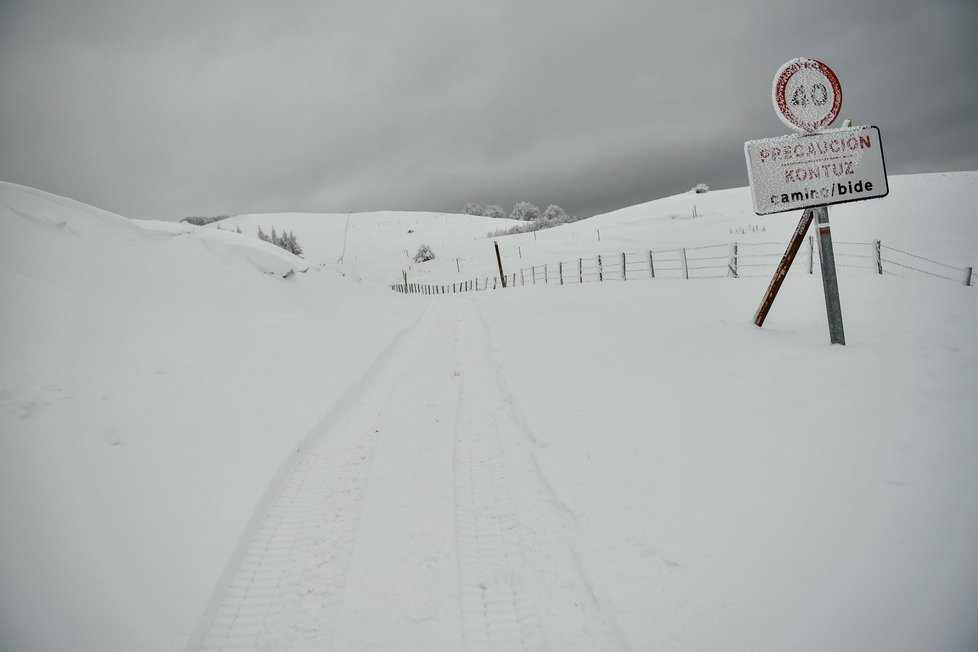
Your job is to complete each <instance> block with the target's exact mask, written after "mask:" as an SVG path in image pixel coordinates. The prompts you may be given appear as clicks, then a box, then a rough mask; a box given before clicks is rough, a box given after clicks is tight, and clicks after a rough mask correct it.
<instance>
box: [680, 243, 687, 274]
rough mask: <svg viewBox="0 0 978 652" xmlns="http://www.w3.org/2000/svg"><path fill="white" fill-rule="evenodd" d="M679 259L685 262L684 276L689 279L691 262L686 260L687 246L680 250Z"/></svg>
mask: <svg viewBox="0 0 978 652" xmlns="http://www.w3.org/2000/svg"><path fill="white" fill-rule="evenodd" d="M679 260H680V261H681V262H682V264H683V277H684V278H685V279H686V280H687V281H688V280H689V263H688V262H687V261H686V247H683V248H682V249H680V250H679Z"/></svg>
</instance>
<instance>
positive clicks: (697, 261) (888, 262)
mask: <svg viewBox="0 0 978 652" xmlns="http://www.w3.org/2000/svg"><path fill="white" fill-rule="evenodd" d="M832 244H833V249H834V253H835V259H836V266H837V267H842V268H849V269H861V270H867V271H869V272H870V273H875V274H879V275H884V274H887V275H891V276H898V277H904V278H906V277H911V276H916V275H925V276H929V277H936V278H941V279H946V280H949V281H954V282H956V283H963V284H964V285H968V286H970V285H972V268H971V267H954V266H953V265H948V264H946V263H942V262H940V261H937V260H933V259H931V258H926V257H924V256H919V255H917V254H913V253H910V252H908V251H903V250H901V249H896V248H894V247H889V246H887V245H884V244H882V242H881V241H879V240H874V241H872V242H833V243H832ZM784 248H785V245H784V243H779V242H732V243H728V244H717V245H707V246H701V247H680V248H678V249H663V250H655V249H649V250H648V251H642V252H631V253H629V252H622V253H617V254H596V255H594V256H587V257H579V258H576V259H573V260H564V261H558V262H556V263H547V264H543V265H533V266H530V267H523V268H520V269H519V270H518V271H516V272H513V273H512V274H507V275H506V277H505V279H501V278H500V277H498V276H486V277H479V278H473V279H469V280H466V281H455V282H452V283H444V284H431V283H410V282H408V278H407V274H406V273H405V276H404V283H397V284H393V285H391V289H392V290H394V291H396V292H406V293H409V294H454V293H458V292H474V291H484V290H495V289H501V288H504V287H516V286H520V285H524V286H525V285H536V284H538V283H539V284H546V285H575V284H576V285H580V284H583V283H593V282H599V283H601V282H604V281H633V280H639V279H655V278H679V279H686V280H693V279H710V278H757V277H768V276H770V275H771V274H772V273H773V272H774V269H775V268H776V267H777V265H778V262H779V261H780V260H781V257H782V256H783V255H784ZM816 258H817V253H816V243H815V237H814V236H808V238H807V239H806V243H805V245H804V246H803V251H802V252H799V256H798V258H797V259H796V261H795V265H799V266H800V267H801V269H802V270H803V271H804V272H807V273H808V274H814V273H815V261H816ZM796 269H798V268H797V267H796Z"/></svg>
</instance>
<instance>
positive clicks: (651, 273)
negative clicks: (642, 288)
mask: <svg viewBox="0 0 978 652" xmlns="http://www.w3.org/2000/svg"><path fill="white" fill-rule="evenodd" d="M649 278H655V261H654V260H653V259H652V250H651V249H649Z"/></svg>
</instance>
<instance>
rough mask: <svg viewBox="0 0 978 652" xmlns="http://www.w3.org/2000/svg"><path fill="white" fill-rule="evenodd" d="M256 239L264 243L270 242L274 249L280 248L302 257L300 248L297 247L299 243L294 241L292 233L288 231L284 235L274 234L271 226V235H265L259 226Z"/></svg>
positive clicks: (273, 228)
mask: <svg viewBox="0 0 978 652" xmlns="http://www.w3.org/2000/svg"><path fill="white" fill-rule="evenodd" d="M258 239H259V240H264V241H265V242H271V243H272V244H273V245H275V246H276V247H281V248H282V249H285V250H286V251H290V252H292V253H294V254H295V255H296V256H301V255H302V247H301V246H300V245H299V241H298V240H296V238H295V235H294V234H293V233H292V231H289V232H288V233H286V232H285V231H283V232H282V233H276V232H275V227H274V226H273V227H272V234H271V235H268V234H267V233H265V232H264V231H262V230H261V226H259V227H258Z"/></svg>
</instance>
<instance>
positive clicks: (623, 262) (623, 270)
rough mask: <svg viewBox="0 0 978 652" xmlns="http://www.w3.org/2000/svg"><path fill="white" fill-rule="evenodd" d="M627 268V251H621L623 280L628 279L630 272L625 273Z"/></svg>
mask: <svg viewBox="0 0 978 652" xmlns="http://www.w3.org/2000/svg"><path fill="white" fill-rule="evenodd" d="M625 269H626V266H625V252H624V251H623V252H621V280H623V281H627V280H628V274H626V273H625Z"/></svg>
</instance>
